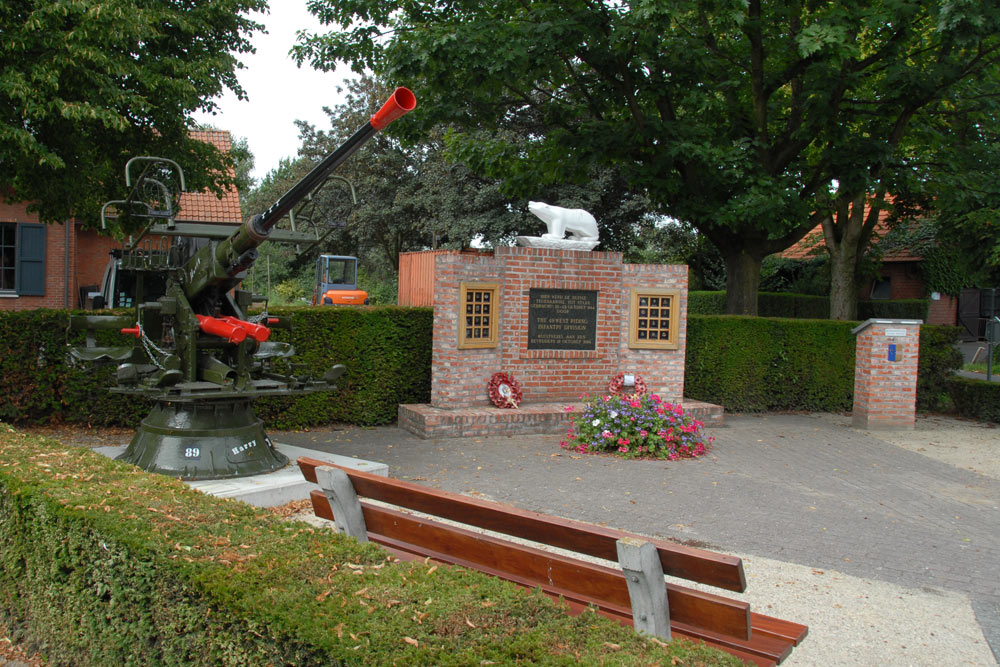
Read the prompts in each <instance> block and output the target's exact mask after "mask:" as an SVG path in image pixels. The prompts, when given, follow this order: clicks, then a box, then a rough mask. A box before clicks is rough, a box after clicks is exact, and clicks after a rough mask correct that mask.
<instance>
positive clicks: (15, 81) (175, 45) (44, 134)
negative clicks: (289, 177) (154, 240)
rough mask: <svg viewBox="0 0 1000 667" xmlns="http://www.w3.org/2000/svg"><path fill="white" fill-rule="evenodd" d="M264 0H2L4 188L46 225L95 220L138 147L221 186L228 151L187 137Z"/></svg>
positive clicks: (242, 49)
mask: <svg viewBox="0 0 1000 667" xmlns="http://www.w3.org/2000/svg"><path fill="white" fill-rule="evenodd" d="M266 7H267V3H266V1H265V0H211V1H210V0H188V1H187V2H184V3H176V2H170V1H169V0H144V1H142V2H140V1H139V0H106V1H105V0H102V1H101V2H97V1H96V0H68V1H65V2H47V1H43V0H6V1H5V2H3V3H2V4H0V35H2V36H3V37H2V39H0V62H3V69H2V70H0V193H3V196H4V197H5V198H6V199H8V200H10V201H28V202H31V207H33V208H34V209H35V210H37V211H38V214H39V216H40V217H41V219H42V220H44V221H47V222H52V221H63V220H66V219H67V218H69V217H71V216H73V217H75V218H76V219H77V220H78V221H80V222H82V223H84V224H86V225H96V224H98V223H99V219H98V217H97V215H96V213H97V211H99V210H100V207H101V205H102V204H103V202H105V201H106V200H109V199H120V198H121V195H122V192H121V188H122V187H123V184H122V174H123V173H124V165H125V162H126V161H127V160H128V159H129V158H131V157H133V156H135V155H159V156H163V157H169V158H172V159H175V160H177V161H178V162H180V163H181V165H182V166H183V167H184V168H185V172H186V175H188V176H189V181H190V182H189V183H188V186H189V188H193V189H201V188H203V187H205V186H208V185H211V186H212V187H213V188H214V189H215V190H216V191H218V192H221V191H222V188H223V187H224V186H225V185H228V184H229V183H231V181H232V179H231V178H230V177H229V176H228V174H227V169H228V167H230V166H231V164H232V161H231V158H229V157H227V156H223V155H220V154H219V153H218V151H217V150H216V149H215V148H214V147H212V146H210V145H208V144H206V143H203V142H199V141H194V140H192V139H190V138H189V137H188V128H189V123H190V120H189V116H190V114H191V112H192V111H194V110H196V109H202V110H205V111H211V110H212V109H213V108H214V107H215V102H213V101H212V98H214V97H215V96H217V95H219V94H220V93H221V92H222V91H223V90H224V89H226V88H228V89H231V90H233V91H234V92H236V93H237V94H238V95H239V96H241V97H242V96H243V91H242V89H241V88H240V86H239V83H238V82H237V80H236V70H237V69H238V68H240V67H241V65H240V64H239V62H238V61H237V55H235V54H240V53H247V52H249V51H251V50H252V48H253V47H252V44H251V42H250V39H249V38H250V36H251V34H252V33H253V32H254V31H256V30H259V29H261V28H262V26H260V25H259V24H257V23H255V22H254V21H251V20H250V19H249V18H247V17H246V16H245V13H246V12H248V11H251V10H263V9H266Z"/></svg>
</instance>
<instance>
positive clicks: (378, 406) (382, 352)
mask: <svg viewBox="0 0 1000 667" xmlns="http://www.w3.org/2000/svg"><path fill="white" fill-rule="evenodd" d="M271 312H272V314H274V315H277V316H278V317H281V316H285V317H289V316H290V317H291V318H292V322H293V328H292V330H291V331H290V332H288V331H283V330H277V329H276V330H275V332H274V339H275V340H287V341H288V342H290V343H292V344H293V345H295V349H296V352H297V353H296V356H295V362H296V363H300V364H306V365H307V366H308V367H309V368H311V369H316V372H322V371H324V370H325V369H327V368H330V367H331V366H333V365H334V364H344V365H345V366H346V367H347V373H345V375H344V376H343V377H342V378H341V379H340V380H339V381H338V383H337V386H338V391H336V392H334V393H332V394H330V393H319V394H311V395H309V396H304V397H300V398H296V399H262V400H260V401H257V403H255V406H256V407H255V409H256V411H257V414H258V416H260V417H261V418H262V419H263V420H264V422H265V423H267V424H268V425H269V426H270V427H271V428H277V429H297V428H302V427H305V426H312V425H316V424H328V423H331V422H345V423H349V424H361V425H366V426H372V425H376V424H388V423H391V422H394V421H396V414H397V408H398V406H399V404H400V403H426V402H428V401H429V400H430V391H431V383H430V380H431V372H430V364H431V331H432V316H433V311H432V310H431V309H430V308H396V307H385V308H346V307H345V308H338V307H330V308H321V307H318V308H287V309H284V308H282V309H275V310H273V311H271Z"/></svg>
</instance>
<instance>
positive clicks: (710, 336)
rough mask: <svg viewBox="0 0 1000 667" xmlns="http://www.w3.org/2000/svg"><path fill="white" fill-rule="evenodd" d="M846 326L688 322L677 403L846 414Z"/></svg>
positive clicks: (694, 318)
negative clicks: (681, 389) (689, 401)
mask: <svg viewBox="0 0 1000 667" xmlns="http://www.w3.org/2000/svg"><path fill="white" fill-rule="evenodd" d="M852 326H853V323H850V322H835V321H830V320H788V319H767V318H760V317H738V316H701V315H690V316H689V317H688V336H687V361H686V365H685V373H686V375H685V381H684V385H685V389H684V395H685V396H687V397H689V398H694V399H698V400H702V401H708V402H710V403H718V404H721V405H723V406H724V407H725V408H726V410H729V411H733V412H763V411H768V410H816V411H821V412H839V411H843V410H850V409H851V403H852V396H853V393H854V344H855V340H854V336H853V335H852V334H851V328H852Z"/></svg>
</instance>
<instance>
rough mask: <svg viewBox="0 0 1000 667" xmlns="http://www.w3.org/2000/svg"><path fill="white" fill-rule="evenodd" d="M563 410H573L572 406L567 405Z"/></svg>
mask: <svg viewBox="0 0 1000 667" xmlns="http://www.w3.org/2000/svg"><path fill="white" fill-rule="evenodd" d="M563 412H573V406H572V405H567V406H566V407H565V408H563Z"/></svg>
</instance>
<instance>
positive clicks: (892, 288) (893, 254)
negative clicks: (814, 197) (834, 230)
mask: <svg viewBox="0 0 1000 667" xmlns="http://www.w3.org/2000/svg"><path fill="white" fill-rule="evenodd" d="M868 210H869V209H868V206H867V205H866V206H865V215H866V216H867V215H868ZM888 218H889V211H887V210H883V211H880V212H879V219H878V222H877V223H876V226H875V236H876V239H877V238H881V237H883V236H885V234H886V233H887V232H888V231H889V225H888ZM875 243H878V241H877V240H876V241H875ZM825 250H826V241H825V239H824V237H823V226H822V225H816V227H815V228H814V229H813V230H812V231H810V232H809V233H808V234H806V235H805V237H803V238H802V240H800V241H799V242H798V243H796V244H795V245H793V246H792V247H790V248H788V249H787V250H785V251H784V252H782V253H781V257H782V258H784V259H792V260H809V259H814V258H816V257H819V256H821V255H822V254H823V253H824V252H825ZM881 261H882V264H881V267H880V268H879V277H878V278H874V279H871V280H868V281H867V282H864V284H862V285H860V286H859V287H858V300H860V301H864V300H869V299H871V300H899V299H929V307H928V311H927V323H928V324H949V325H954V324H955V323H956V322H957V318H958V298H957V297H955V296H951V295H948V294H939V293H937V292H932V293H928V292H927V289H926V287H925V286H924V281H923V277H922V275H921V272H920V263H921V262H922V261H923V257H921V256H920V255H919V254H918V253H917V252H916V251H914V250H913V249H911V248H905V247H898V248H893V249H892V250H889V251H888V252H885V253H884V254H883V255H882V260H881Z"/></svg>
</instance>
